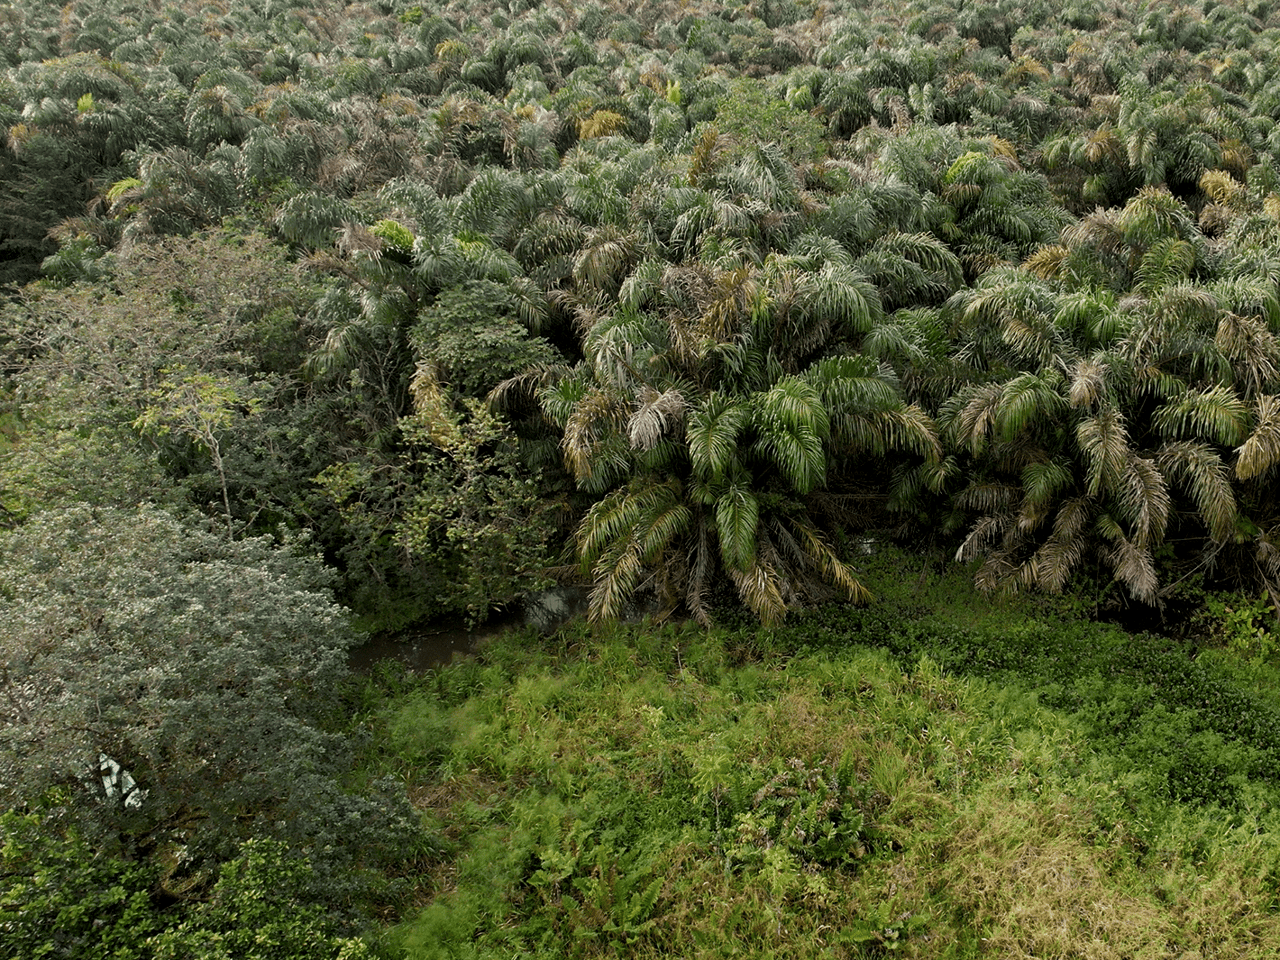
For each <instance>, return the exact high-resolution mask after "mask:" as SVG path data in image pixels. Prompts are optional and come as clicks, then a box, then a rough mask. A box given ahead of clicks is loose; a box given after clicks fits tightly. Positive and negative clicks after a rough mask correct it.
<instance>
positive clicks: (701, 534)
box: [684, 518, 715, 627]
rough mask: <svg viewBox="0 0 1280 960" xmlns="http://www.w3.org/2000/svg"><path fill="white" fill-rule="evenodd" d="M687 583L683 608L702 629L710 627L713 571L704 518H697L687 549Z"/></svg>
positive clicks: (708, 536)
mask: <svg viewBox="0 0 1280 960" xmlns="http://www.w3.org/2000/svg"><path fill="white" fill-rule="evenodd" d="M688 564H689V583H688V587H687V588H686V590H685V599H684V602H685V606H687V607H688V608H689V612H690V613H691V614H693V618H694V619H695V620H696V621H698V623H699V624H701V625H702V626H703V627H710V626H711V610H710V609H709V608H708V607H707V588H708V583H707V581H708V579H709V577H710V576H711V571H712V570H714V569H715V556H714V554H713V553H712V545H711V530H710V526H709V524H708V523H707V522H706V519H705V518H698V520H697V522H696V526H695V528H694V534H693V543H692V545H691V546H690V548H689V560H688Z"/></svg>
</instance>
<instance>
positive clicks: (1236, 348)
mask: <svg viewBox="0 0 1280 960" xmlns="http://www.w3.org/2000/svg"><path fill="white" fill-rule="evenodd" d="M1214 343H1215V344H1216V345H1217V347H1218V349H1219V350H1221V351H1222V353H1223V355H1224V356H1225V357H1226V358H1227V359H1228V360H1230V361H1231V362H1232V364H1234V365H1235V366H1236V368H1237V370H1238V371H1239V377H1240V380H1241V381H1243V383H1244V393H1245V396H1246V397H1255V396H1257V395H1258V394H1261V393H1264V392H1266V391H1268V390H1270V389H1272V387H1273V386H1274V385H1275V383H1276V380H1277V378H1280V340H1277V339H1276V335H1275V334H1274V333H1272V332H1271V330H1270V329H1269V328H1268V325H1267V321H1266V320H1265V319H1264V318H1263V317H1260V316H1250V317H1242V316H1240V315H1239V314H1236V313H1233V312H1230V311H1228V312H1226V313H1224V314H1223V315H1222V319H1221V320H1219V321H1218V331H1217V334H1216V335H1215V336H1214Z"/></svg>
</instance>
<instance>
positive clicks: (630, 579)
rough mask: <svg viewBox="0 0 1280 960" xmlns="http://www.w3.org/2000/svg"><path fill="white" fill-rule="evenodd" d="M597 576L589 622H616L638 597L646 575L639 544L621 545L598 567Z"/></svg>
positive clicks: (589, 604) (588, 607) (592, 594)
mask: <svg viewBox="0 0 1280 960" xmlns="http://www.w3.org/2000/svg"><path fill="white" fill-rule="evenodd" d="M594 572H595V579H594V583H593V585H592V588H591V596H590V597H589V598H588V601H587V604H588V606H587V620H588V621H590V622H591V623H605V622H607V621H610V620H616V619H618V617H620V616H621V615H622V612H623V610H624V609H625V607H626V604H627V601H628V600H630V599H631V597H632V596H633V595H634V594H635V591H636V585H637V584H638V583H639V581H640V576H641V574H642V573H643V572H644V565H643V564H642V563H641V561H640V556H639V548H638V546H637V544H636V543H635V541H634V540H625V541H618V543H617V546H616V547H615V549H614V550H613V551H611V552H610V553H609V554H607V555H605V556H604V557H602V558H601V560H600V562H598V563H597V564H596V565H595V569H594Z"/></svg>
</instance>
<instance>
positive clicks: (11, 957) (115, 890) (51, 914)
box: [0, 797, 164, 960]
mask: <svg viewBox="0 0 1280 960" xmlns="http://www.w3.org/2000/svg"><path fill="white" fill-rule="evenodd" d="M63 799H64V802H65V800H66V799H67V798H65V797H64V798H63ZM66 820H67V818H66V816H65V814H64V813H63V814H60V812H59V811H58V809H57V807H56V806H55V807H52V808H51V809H41V810H40V811H39V812H36V813H28V814H23V813H17V812H15V811H12V810H10V811H7V812H6V813H4V814H2V815H0V844H2V846H0V902H2V903H3V904H4V908H3V909H4V921H3V926H0V930H3V932H4V937H3V941H2V942H0V957H4V958H6V960H33V958H37V957H65V958H68V960H80V958H84V960H88V958H90V957H102V958H104V960H105V958H110V960H142V958H147V957H151V956H152V955H153V954H152V951H151V950H150V949H149V948H148V946H147V941H148V940H149V939H150V938H151V937H152V936H154V935H155V934H156V933H158V932H160V930H162V929H163V926H164V924H163V921H162V920H161V919H160V917H159V916H158V915H157V911H156V909H155V906H154V904H153V902H152V891H153V889H154V888H155V885H156V883H157V881H158V879H159V877H158V870H157V869H156V867H155V866H154V865H152V864H150V863H146V862H136V861H135V862H129V861H125V860H121V859H117V858H116V857H114V856H109V855H108V856H95V855H94V851H93V848H92V846H91V845H90V844H89V843H87V842H86V841H85V840H84V839H83V838H82V837H81V836H80V835H79V834H78V833H77V832H76V830H75V829H74V827H69V825H68V824H67V822H66Z"/></svg>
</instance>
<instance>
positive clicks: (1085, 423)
mask: <svg viewBox="0 0 1280 960" xmlns="http://www.w3.org/2000/svg"><path fill="white" fill-rule="evenodd" d="M1076 439H1077V441H1078V442H1079V444H1080V449H1081V451H1082V452H1083V453H1084V457H1085V461H1086V463H1087V464H1088V472H1087V478H1088V482H1089V495H1090V496H1091V497H1096V496H1098V495H1099V494H1100V493H1102V492H1103V491H1111V490H1115V489H1116V487H1117V486H1118V484H1119V483H1120V480H1121V478H1122V477H1124V475H1125V470H1126V467H1127V464H1128V459H1129V455H1130V454H1129V433H1128V430H1126V428H1125V419H1124V415H1123V414H1122V413H1120V411H1119V410H1117V409H1116V408H1115V407H1112V406H1106V407H1103V408H1102V409H1101V410H1099V411H1098V412H1097V414H1095V415H1094V416H1092V417H1086V418H1085V419H1084V420H1082V421H1081V422H1080V424H1079V426H1078V427H1076Z"/></svg>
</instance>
